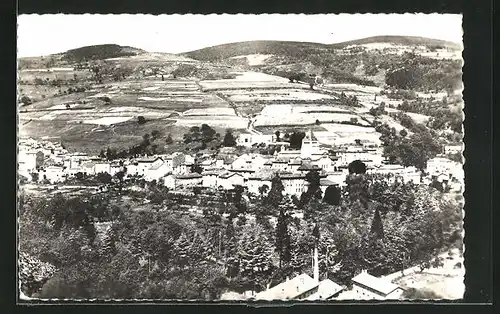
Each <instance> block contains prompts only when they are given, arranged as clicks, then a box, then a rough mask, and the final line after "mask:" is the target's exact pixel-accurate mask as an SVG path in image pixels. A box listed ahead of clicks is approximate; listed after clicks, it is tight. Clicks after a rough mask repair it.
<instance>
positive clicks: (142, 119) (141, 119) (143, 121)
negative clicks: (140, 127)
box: [137, 116, 146, 124]
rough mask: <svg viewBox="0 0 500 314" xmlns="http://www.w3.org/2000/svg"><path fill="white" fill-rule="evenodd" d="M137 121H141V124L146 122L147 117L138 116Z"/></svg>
mask: <svg viewBox="0 0 500 314" xmlns="http://www.w3.org/2000/svg"><path fill="white" fill-rule="evenodd" d="M137 123H139V124H144V123H146V118H144V116H138V117H137Z"/></svg>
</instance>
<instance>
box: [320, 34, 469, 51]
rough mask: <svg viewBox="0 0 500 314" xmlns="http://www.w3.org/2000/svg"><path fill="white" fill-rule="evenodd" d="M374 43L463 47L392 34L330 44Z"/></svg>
mask: <svg viewBox="0 0 500 314" xmlns="http://www.w3.org/2000/svg"><path fill="white" fill-rule="evenodd" d="M373 43H387V44H395V45H402V46H426V47H442V48H449V49H456V50H460V49H461V45H460V44H458V43H454V42H450V41H446V40H440V39H433V38H426V37H417V36H391V35H388V36H373V37H366V38H361V39H355V40H349V41H344V42H340V43H335V44H332V45H330V47H333V48H336V49H342V48H344V47H347V46H351V45H366V44H373Z"/></svg>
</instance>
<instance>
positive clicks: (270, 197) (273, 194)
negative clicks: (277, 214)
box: [267, 175, 285, 208]
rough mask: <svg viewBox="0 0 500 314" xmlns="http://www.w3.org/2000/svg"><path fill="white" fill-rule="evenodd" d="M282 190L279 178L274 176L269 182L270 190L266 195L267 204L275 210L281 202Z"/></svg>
mask: <svg viewBox="0 0 500 314" xmlns="http://www.w3.org/2000/svg"><path fill="white" fill-rule="evenodd" d="M284 190H285V187H284V186H283V182H281V178H280V177H279V175H276V176H275V177H274V178H273V179H272V180H271V190H270V191H269V193H268V194H267V203H268V204H269V205H271V206H273V207H275V208H277V207H278V206H279V204H281V202H282V201H283V191H284Z"/></svg>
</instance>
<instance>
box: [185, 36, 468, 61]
mask: <svg viewBox="0 0 500 314" xmlns="http://www.w3.org/2000/svg"><path fill="white" fill-rule="evenodd" d="M371 43H390V44H394V45H403V46H427V47H443V48H450V49H456V50H460V49H461V45H460V44H457V43H454V42H449V41H445V40H439V39H432V38H425V37H415V36H374V37H367V38H362V39H356V40H351V41H345V42H341V43H335V44H330V45H327V44H321V43H310V42H293V41H269V40H268V41H245V42H236V43H229V44H223V45H217V46H212V47H206V48H202V49H198V50H194V51H189V52H185V53H182V55H185V56H187V57H190V58H193V59H196V60H201V61H220V60H224V59H228V58H232V57H237V56H242V55H252V54H263V55H279V56H285V57H292V58H293V57H300V56H303V55H306V54H310V53H324V52H332V51H334V50H337V49H343V48H345V47H347V46H351V45H364V44H371Z"/></svg>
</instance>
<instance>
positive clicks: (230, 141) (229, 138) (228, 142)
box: [222, 130, 236, 147]
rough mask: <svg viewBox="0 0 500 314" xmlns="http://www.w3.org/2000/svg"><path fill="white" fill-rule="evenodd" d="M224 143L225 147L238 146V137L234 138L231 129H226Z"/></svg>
mask: <svg viewBox="0 0 500 314" xmlns="http://www.w3.org/2000/svg"><path fill="white" fill-rule="evenodd" d="M222 145H224V146H225V147H234V146H236V139H235V138H234V135H233V133H232V132H231V130H226V135H224V140H223V142H222Z"/></svg>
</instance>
